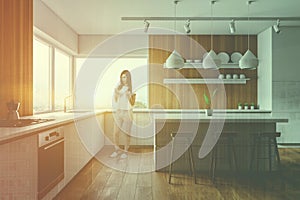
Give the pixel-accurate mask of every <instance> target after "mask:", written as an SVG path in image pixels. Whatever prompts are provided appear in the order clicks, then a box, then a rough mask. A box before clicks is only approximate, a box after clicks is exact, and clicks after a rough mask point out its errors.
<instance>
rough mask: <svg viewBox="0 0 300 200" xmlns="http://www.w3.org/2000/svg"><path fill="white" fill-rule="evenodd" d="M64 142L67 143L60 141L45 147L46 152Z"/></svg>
mask: <svg viewBox="0 0 300 200" xmlns="http://www.w3.org/2000/svg"><path fill="white" fill-rule="evenodd" d="M63 141H65V139H61V140H58V141H57V142H55V143H53V144H51V145H49V146H46V147H44V150H47V149H50V148H52V147H54V146H55V145H57V144H59V143H61V142H63Z"/></svg>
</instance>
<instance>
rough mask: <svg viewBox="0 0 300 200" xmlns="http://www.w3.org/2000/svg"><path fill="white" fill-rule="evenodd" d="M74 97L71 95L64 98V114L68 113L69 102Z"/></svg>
mask: <svg viewBox="0 0 300 200" xmlns="http://www.w3.org/2000/svg"><path fill="white" fill-rule="evenodd" d="M72 96H73V95H69V96H66V97H65V98H64V112H67V100H68V99H69V98H70V97H72Z"/></svg>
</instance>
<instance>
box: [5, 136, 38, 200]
mask: <svg viewBox="0 0 300 200" xmlns="http://www.w3.org/2000/svg"><path fill="white" fill-rule="evenodd" d="M37 144H38V141H37V136H36V135H32V136H29V137H25V138H22V139H19V140H15V141H12V142H10V143H5V144H1V145H0V181H1V187H0V197H1V199H36V197H37V170H38V169H37V153H38V146H37Z"/></svg>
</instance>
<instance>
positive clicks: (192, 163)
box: [169, 139, 197, 184]
mask: <svg viewBox="0 0 300 200" xmlns="http://www.w3.org/2000/svg"><path fill="white" fill-rule="evenodd" d="M173 153H174V139H173V141H172V147H171V160H170V165H169V184H171V177H172V167H173ZM188 157H189V164H190V171H191V172H192V175H193V176H194V182H195V183H196V181H197V178H196V173H195V166H194V160H193V151H192V147H191V146H189V147H188Z"/></svg>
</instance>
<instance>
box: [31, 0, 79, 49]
mask: <svg viewBox="0 0 300 200" xmlns="http://www.w3.org/2000/svg"><path fill="white" fill-rule="evenodd" d="M33 19H34V20H33V24H34V27H35V28H36V29H38V30H39V31H37V32H36V31H35V33H37V34H39V33H45V34H47V35H48V36H49V37H48V38H46V39H47V40H51V41H50V42H53V40H56V41H55V42H59V43H61V44H62V45H64V46H65V47H67V48H69V49H70V50H71V51H72V52H73V53H77V52H78V35H77V33H76V32H75V31H74V30H73V29H71V28H70V27H69V26H68V25H67V24H66V23H64V22H63V21H62V20H61V19H60V18H59V17H58V16H57V15H56V14H55V13H54V12H53V11H52V10H50V9H49V8H48V7H47V6H46V5H45V4H44V3H43V2H42V1H41V0H34V1H33ZM40 36H41V37H44V35H40ZM52 39H53V40H52ZM56 45H57V44H56ZM58 46H60V45H58Z"/></svg>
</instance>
